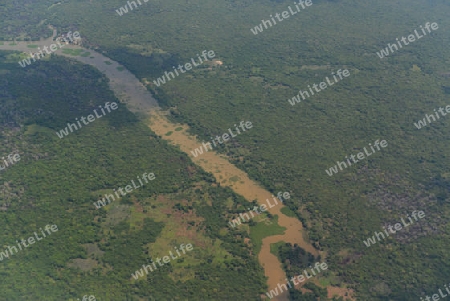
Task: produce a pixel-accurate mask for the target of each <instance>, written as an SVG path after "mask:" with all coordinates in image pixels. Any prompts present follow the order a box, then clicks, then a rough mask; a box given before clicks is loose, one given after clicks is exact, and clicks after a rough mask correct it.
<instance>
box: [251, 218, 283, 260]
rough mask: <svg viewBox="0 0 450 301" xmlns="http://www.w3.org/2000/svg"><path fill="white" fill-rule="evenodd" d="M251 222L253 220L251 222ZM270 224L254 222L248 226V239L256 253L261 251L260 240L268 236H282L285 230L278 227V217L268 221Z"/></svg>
mask: <svg viewBox="0 0 450 301" xmlns="http://www.w3.org/2000/svg"><path fill="white" fill-rule="evenodd" d="M252 221H253V220H252ZM270 222H271V224H266V223H265V222H262V221H261V222H254V221H253V223H252V224H251V226H250V238H251V240H252V243H253V245H254V249H255V252H256V253H259V251H260V250H261V245H262V240H263V239H264V238H266V237H268V236H272V235H277V234H283V233H284V231H285V230H286V228H284V227H281V226H280V225H278V215H275V216H273V217H272V218H271V219H270Z"/></svg>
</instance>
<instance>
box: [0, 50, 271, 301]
mask: <svg viewBox="0 0 450 301" xmlns="http://www.w3.org/2000/svg"><path fill="white" fill-rule="evenodd" d="M9 55H10V54H9V53H7V52H0V69H1V70H8V71H9V72H7V73H5V72H2V73H0V88H1V90H2V91H3V94H2V103H3V107H2V108H3V109H2V110H0V121H1V124H2V130H1V132H0V134H1V135H2V137H8V139H7V140H4V143H2V145H1V147H0V148H1V152H2V153H3V154H8V153H10V152H11V150H13V149H17V150H19V153H20V155H21V160H20V161H19V162H18V163H17V164H15V165H14V166H11V167H10V168H8V169H7V170H5V171H3V172H2V173H1V174H0V178H1V180H2V181H1V183H3V184H2V185H0V189H1V190H2V191H3V193H2V197H1V198H0V208H2V210H1V211H0V215H1V216H0V226H1V227H2V229H3V230H4V231H2V235H1V238H0V240H1V241H2V242H3V245H2V249H1V251H4V249H5V248H6V246H7V245H13V244H14V242H15V240H17V239H20V238H21V237H24V236H26V235H28V234H32V233H33V232H34V231H37V230H38V229H39V227H44V226H45V225H46V224H56V225H57V226H58V229H59V231H58V232H57V233H54V234H53V235H52V236H50V237H47V238H45V239H44V240H42V241H39V242H36V243H35V244H34V245H32V246H30V247H29V248H26V249H25V250H23V251H21V252H19V253H17V254H14V255H13V256H11V258H9V259H4V260H3V261H2V262H1V263H2V264H1V266H0V273H2V274H4V275H6V274H7V277H4V278H3V280H2V285H1V286H0V287H1V290H2V297H1V298H0V299H2V300H3V299H4V300H69V299H72V300H76V299H77V298H80V296H83V295H85V294H92V295H95V296H96V298H97V300H142V299H145V298H148V296H149V294H151V295H152V296H153V297H154V298H155V299H156V300H184V299H185V298H189V300H198V301H200V300H205V299H206V300H213V299H214V300H224V301H225V300H230V298H231V299H236V300H237V299H239V298H244V299H245V300H256V298H257V296H258V295H259V294H261V293H262V292H263V291H264V290H265V279H264V276H263V275H264V274H263V272H262V269H261V267H260V266H259V264H258V262H257V260H256V258H254V257H253V256H252V255H251V253H252V252H254V251H253V250H252V249H251V248H250V247H249V246H248V245H247V244H245V243H244V241H243V239H244V238H246V237H247V238H248V236H243V237H242V238H241V239H236V238H235V236H234V234H232V233H231V232H227V231H225V232H224V231H223V229H226V228H227V222H228V218H227V216H226V214H227V208H226V207H224V205H223V203H224V200H227V199H228V200H230V201H231V202H232V204H233V206H242V203H243V200H242V198H240V197H238V196H236V195H235V194H234V193H233V192H231V190H229V189H224V188H220V187H215V188H213V187H212V186H211V184H212V183H214V182H215V181H214V179H213V177H212V176H211V175H209V174H206V173H204V172H203V171H202V170H201V169H199V168H198V167H196V166H195V165H193V164H192V162H191V161H190V160H189V158H188V156H187V155H186V154H183V153H180V152H179V151H178V150H176V148H174V147H171V146H169V145H168V144H167V143H165V142H164V140H161V139H159V138H158V137H157V136H156V135H155V134H154V133H153V132H151V131H150V130H149V129H148V128H147V127H146V126H145V125H144V124H143V123H141V122H139V121H138V120H137V119H136V117H135V116H134V115H133V114H131V113H130V112H129V111H127V110H126V109H125V106H124V105H119V108H118V109H117V110H116V111H114V114H113V113H111V114H108V115H106V116H103V117H102V118H101V119H98V120H96V121H95V122H93V123H92V124H89V126H86V127H82V128H81V129H79V130H77V131H75V132H73V133H70V134H69V135H68V136H66V137H64V138H63V139H60V138H58V137H57V135H56V133H55V132H56V131H58V130H60V129H61V128H63V127H64V126H66V125H67V122H73V121H74V120H75V118H79V117H80V116H87V114H89V113H90V112H92V110H93V109H94V108H96V107H98V106H99V105H103V104H104V103H105V102H107V101H109V102H111V101H115V102H118V100H117V99H116V98H115V97H114V94H113V93H112V91H110V90H109V89H108V80H107V79H106V78H105V77H104V76H103V75H102V74H101V73H100V72H99V71H97V70H95V69H93V68H92V67H90V66H88V65H82V64H79V63H76V62H74V61H72V60H68V59H65V58H61V57H58V56H54V57H51V58H50V60H49V61H46V62H41V61H37V62H35V63H34V64H33V65H32V66H29V67H28V68H27V70H23V68H21V67H20V66H17V62H11V63H8V62H7V60H6V57H7V56H9ZM44 74H45V76H46V77H45V78H47V77H48V78H51V79H52V80H51V81H48V80H45V78H44V77H43V76H42V75H44ZM87 87H89V88H87ZM149 137H150V139H149ZM149 150H151V151H149ZM143 172H154V173H155V176H156V179H155V180H154V181H152V182H150V183H148V184H145V185H144V186H143V187H140V188H138V189H136V190H134V191H133V192H132V193H130V194H127V195H126V196H124V197H122V198H121V200H120V201H119V200H116V201H114V202H112V203H111V204H110V205H107V206H106V207H105V208H101V209H95V206H94V205H93V202H94V201H96V200H98V198H99V197H100V196H102V195H103V194H104V193H106V192H112V189H114V188H117V187H124V185H125V184H126V183H129V181H130V180H132V179H136V176H138V175H141V174H142V173H143ZM118 175H120V176H118ZM192 187H200V189H196V190H194V189H193V188H192ZM180 202H181V203H182V204H185V205H186V207H187V208H190V209H188V211H186V212H184V213H183V212H181V211H179V210H176V209H175V210H174V209H171V208H172V207H174V206H175V204H176V203H180ZM167 212H170V213H167ZM173 216H177V217H178V218H173ZM220 216H222V218H218V217H220ZM186 231H187V232H186ZM177 232H183V233H189V235H188V236H178V235H174V233H177ZM181 243H184V244H186V243H192V244H193V245H194V250H193V251H192V252H191V253H189V254H187V255H185V256H184V257H183V258H180V259H179V260H176V261H173V262H171V263H170V264H169V265H165V266H164V267H163V268H160V269H158V270H157V271H154V272H153V273H151V274H149V275H148V276H147V279H146V280H145V279H143V280H139V281H132V280H131V273H134V271H135V270H136V269H139V268H141V267H142V265H143V264H145V263H147V262H149V260H150V259H151V258H156V257H157V256H162V255H166V254H167V253H168V251H169V250H173V247H174V246H177V245H178V246H179V244H181ZM237 246H239V247H237ZM30 274H32V275H33V277H29V275H30ZM219 278H220V279H221V280H220V281H211V280H210V279H219ZM111 283H114V285H111ZM230 287H233V290H232V291H231V290H230V289H229V288H230ZM31 288H34V289H31ZM200 291H201V292H202V294H201V295H199V292H200Z"/></svg>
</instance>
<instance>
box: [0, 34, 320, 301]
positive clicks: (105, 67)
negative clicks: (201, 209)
mask: <svg viewBox="0 0 450 301" xmlns="http://www.w3.org/2000/svg"><path fill="white" fill-rule="evenodd" d="M53 43H55V42H53V41H52V39H51V38H50V39H47V40H42V41H39V42H16V45H9V44H10V42H4V45H0V50H18V51H25V52H27V53H29V52H30V51H36V50H35V49H32V48H29V47H27V45H29V44H33V45H39V46H41V48H42V46H49V45H50V44H53ZM63 49H83V50H85V51H87V52H90V55H89V56H87V57H82V56H72V55H68V54H64V53H62V50H61V49H58V50H57V51H56V52H55V53H56V54H58V55H63V56H66V57H71V58H73V59H76V60H78V61H80V62H82V63H85V64H89V65H92V66H94V67H95V68H97V69H98V70H100V71H101V72H102V73H103V74H105V75H106V76H107V77H108V78H109V79H110V87H111V90H113V91H114V93H115V95H116V96H117V98H119V99H120V100H121V102H123V103H125V104H126V105H127V107H128V109H129V110H130V111H131V112H133V113H135V114H138V115H139V116H140V117H144V120H146V123H147V125H148V126H149V128H150V129H151V130H152V131H153V132H155V133H156V134H157V135H159V136H161V137H162V138H163V139H165V140H167V141H169V142H170V143H171V144H173V145H175V146H178V147H179V148H180V149H181V151H183V152H185V153H186V154H188V155H189V157H190V158H191V159H192V161H193V162H194V163H195V164H197V165H199V166H200V167H201V168H203V169H204V170H205V171H207V172H210V173H212V174H213V175H214V176H215V178H216V180H217V181H218V182H220V183H221V186H228V187H230V188H231V189H232V190H233V191H235V192H236V193H238V194H240V195H242V196H243V197H244V198H245V199H247V200H248V201H252V200H255V199H256V200H257V201H258V202H259V203H260V204H266V199H270V200H271V201H272V197H271V196H272V194H271V193H270V192H269V191H267V190H265V189H264V188H263V187H261V186H260V185H259V184H258V183H256V182H255V181H253V180H251V179H250V178H249V177H248V175H247V174H246V173H245V172H243V171H242V170H240V169H238V168H237V167H235V166H234V165H233V164H231V163H230V162H229V161H228V160H227V158H226V157H225V156H223V155H220V154H217V153H216V152H214V151H208V152H205V153H203V154H202V155H200V156H198V157H196V158H195V157H193V156H192V155H191V153H190V151H191V150H194V149H195V148H197V147H199V145H200V144H201V141H199V140H197V138H196V137H195V136H192V135H190V134H189V133H188V132H187V130H188V127H187V125H183V124H174V123H172V122H170V121H169V120H168V119H167V118H166V116H165V115H164V112H162V111H161V109H160V108H159V106H158V103H157V101H156V100H155V99H154V98H153V96H152V95H151V93H150V92H149V91H148V90H147V89H146V87H145V85H144V84H143V83H142V82H141V81H140V80H139V79H138V78H136V77H135V76H134V75H133V74H132V73H130V72H129V71H128V70H127V69H126V68H125V67H123V66H121V65H120V64H118V63H117V62H115V61H112V60H111V59H109V58H107V57H105V56H103V55H102V54H100V53H98V52H95V51H93V50H88V49H84V48H81V47H79V46H72V45H65V46H64V47H63ZM105 61H107V62H109V63H108V64H106V63H105ZM118 67H122V68H123V69H122V68H121V70H122V71H119V70H118V69H117V68H118ZM25 68H27V67H25ZM179 127H181V128H182V130H180V129H178V131H176V130H175V129H176V128H179ZM169 131H172V134H171V135H169V136H166V135H165V134H166V133H167V132H169ZM232 177H238V178H239V180H238V181H229V179H230V178H232ZM292 197H294V196H292ZM272 203H273V201H272ZM282 207H283V205H281V204H279V205H276V206H274V207H272V208H270V209H268V211H269V212H270V213H271V214H272V215H278V224H279V225H280V226H282V227H285V228H286V231H285V232H284V234H282V235H273V236H269V237H266V238H264V239H263V241H262V248H261V251H260V253H259V254H258V260H259V262H260V264H261V266H262V267H263V268H264V271H265V275H266V276H267V278H268V281H267V284H268V286H269V289H273V288H275V287H277V285H278V284H279V283H280V284H284V283H286V281H285V278H286V274H285V273H284V272H283V270H282V268H281V263H280V261H279V260H278V258H277V257H276V256H275V255H273V254H272V253H271V252H270V244H272V243H277V242H280V241H284V242H289V243H291V244H298V245H299V246H300V247H302V248H303V249H305V250H306V251H308V252H310V253H312V254H314V255H318V252H317V250H316V249H314V248H313V247H312V246H311V245H310V244H309V243H308V242H307V241H306V240H305V239H304V237H306V234H305V233H304V230H303V227H302V224H301V222H300V221H299V220H298V219H296V218H292V217H288V216H286V215H284V214H283V213H281V211H280V210H281V208H282ZM272 300H277V301H287V300H289V299H288V296H287V292H285V293H284V294H283V295H279V296H278V297H274V298H273V299H272Z"/></svg>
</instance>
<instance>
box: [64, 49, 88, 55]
mask: <svg viewBox="0 0 450 301" xmlns="http://www.w3.org/2000/svg"><path fill="white" fill-rule="evenodd" d="M62 52H63V53H65V54H69V55H73V56H78V55H81V53H83V52H84V50H83V49H68V48H64V49H63V50H62Z"/></svg>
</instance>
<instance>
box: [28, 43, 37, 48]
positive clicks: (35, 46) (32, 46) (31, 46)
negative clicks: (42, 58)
mask: <svg viewBox="0 0 450 301" xmlns="http://www.w3.org/2000/svg"><path fill="white" fill-rule="evenodd" d="M27 47H28V48H38V47H39V46H38V45H32V44H31V45H27Z"/></svg>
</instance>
